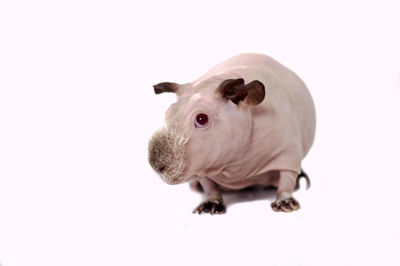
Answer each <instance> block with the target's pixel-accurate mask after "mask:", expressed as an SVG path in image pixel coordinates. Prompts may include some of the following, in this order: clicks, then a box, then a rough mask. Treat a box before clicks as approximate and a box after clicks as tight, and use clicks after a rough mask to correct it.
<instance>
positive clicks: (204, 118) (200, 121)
mask: <svg viewBox="0 0 400 266" xmlns="http://www.w3.org/2000/svg"><path fill="white" fill-rule="evenodd" d="M207 124H208V115H206V114H198V115H196V121H195V126H196V127H205V126H207Z"/></svg>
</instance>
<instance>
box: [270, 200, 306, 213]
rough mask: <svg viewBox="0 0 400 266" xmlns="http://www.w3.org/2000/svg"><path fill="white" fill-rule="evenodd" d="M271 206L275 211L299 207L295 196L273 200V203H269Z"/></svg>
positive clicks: (289, 210)
mask: <svg viewBox="0 0 400 266" xmlns="http://www.w3.org/2000/svg"><path fill="white" fill-rule="evenodd" d="M271 207H272V209H273V210H274V211H276V212H279V211H283V212H292V211H297V210H298V209H300V204H299V202H298V201H297V200H296V199H295V198H293V197H290V198H286V199H279V200H276V201H274V202H273V203H271Z"/></svg>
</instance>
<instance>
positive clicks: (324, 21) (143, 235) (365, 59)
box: [0, 0, 400, 266]
mask: <svg viewBox="0 0 400 266" xmlns="http://www.w3.org/2000/svg"><path fill="white" fill-rule="evenodd" d="M399 10H400V5H398V4H397V3H396V1H392V2H389V1H359V2H356V1H342V2H338V1H332V2H330V3H328V2H323V1H315V2H310V1H242V2H241V3H239V2H236V1H197V2H189V1H181V2H178V1H158V2H156V1H143V2H135V1H88V0H84V1H82V0H79V1H17V0H13V1H1V2H0V264H1V265H2V266H26V265H30V266H32V265H40V266H55V265H57V266H63V265H74V266H80V265H82V266H88V265H96V266H102V265H118V266H124V265H216V264H220V265H229V264H232V265H400V255H399V247H400V228H399V224H400V218H399V217H400V216H399V209H400V208H399V196H398V195H399V188H400V181H399V178H400V174H399V170H398V169H399V163H400V162H399V150H400V141H399V136H400V126H399V114H400V107H399V105H400V104H399V103H400V34H399V33H400V15H399ZM242 52H259V53H265V54H268V55H270V56H272V57H274V58H275V59H277V60H278V61H279V62H281V63H282V64H284V65H286V66H288V67H289V68H291V69H292V70H294V71H295V72H296V73H297V74H298V75H299V76H300V77H301V78H302V79H303V80H304V81H305V82H306V84H307V85H308V87H309V89H310V91H311V93H312V95H313V97H314V100H315V103H316V108H317V116H318V125H317V136H316V140H315V143H314V146H313V148H312V150H311V152H310V154H309V155H308V157H307V158H306V159H305V161H304V165H303V166H304V168H305V169H306V171H307V172H308V173H309V175H310V177H311V180H312V187H311V189H310V190H308V191H305V190H304V189H301V190H300V191H299V192H297V193H296V198H297V199H298V200H299V201H300V203H301V204H302V209H301V210H300V211H298V212H296V213H292V214H282V213H275V212H273V211H272V210H271V208H270V206H269V205H270V203H271V201H272V200H273V193H266V194H261V195H253V194H251V193H250V194H237V195H236V194H233V195H225V197H226V200H227V201H228V202H230V204H229V206H228V212H227V214H225V215H223V216H210V215H202V216H199V215H193V214H192V213H191V211H192V209H193V208H194V207H195V206H196V205H197V204H198V203H199V202H200V199H201V195H200V194H197V193H193V192H191V191H190V190H189V188H188V186H187V185H186V184H184V185H178V186H169V185H167V184H165V183H163V182H162V180H161V179H160V178H159V177H158V176H157V175H156V174H155V173H154V172H153V171H152V170H151V168H150V167H149V165H148V163H147V143H148V139H149V137H150V136H151V134H152V132H153V131H154V130H155V129H157V128H158V127H160V126H161V125H162V121H163V116H164V112H165V110H166V108H167V107H168V106H169V104H171V103H172V102H173V101H174V99H175V98H174V95H171V94H170V95H166V94H163V95H157V96H156V95H154V94H153V89H152V85H153V84H155V83H158V82H162V81H174V82H180V83H183V82H188V81H191V80H193V79H195V78H197V77H198V76H200V75H201V74H203V73H204V72H205V71H206V70H207V69H208V68H209V67H211V66H212V65H213V64H215V63H217V62H219V61H220V60H223V59H226V58H228V57H230V56H233V55H235V54H238V53H242ZM234 122H235V121H232V123H234Z"/></svg>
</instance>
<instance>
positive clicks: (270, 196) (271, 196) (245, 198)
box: [222, 187, 276, 207]
mask: <svg viewBox="0 0 400 266" xmlns="http://www.w3.org/2000/svg"><path fill="white" fill-rule="evenodd" d="M275 195H276V188H272V187H271V188H247V189H242V190H236V191H224V192H222V197H223V199H224V203H225V205H226V207H229V206H232V205H234V204H237V203H241V202H250V201H257V200H269V201H273V200H275Z"/></svg>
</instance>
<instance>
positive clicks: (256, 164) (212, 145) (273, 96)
mask: <svg viewBox="0 0 400 266" xmlns="http://www.w3.org/2000/svg"><path fill="white" fill-rule="evenodd" d="M236 78H243V79H244V80H245V83H246V84H247V83H249V82H251V81H253V80H258V81H260V82H262V83H263V84H264V86H265V99H264V100H263V102H262V103H260V104H258V105H250V104H247V102H246V99H245V100H243V101H240V102H239V103H238V104H235V103H233V102H232V101H230V100H227V99H225V98H223V97H221V95H220V94H219V93H218V91H217V88H218V87H219V85H220V84H221V82H223V81H224V80H226V79H236ZM176 94H177V102H176V103H175V104H173V105H172V106H171V107H170V108H169V110H168V111H167V114H166V118H165V121H166V124H167V125H168V127H170V128H171V127H173V128H174V129H175V130H176V132H178V134H182V135H185V136H188V137H190V140H189V141H188V143H187V144H186V146H185V169H184V171H183V174H182V175H181V176H180V177H179V178H178V179H179V183H181V182H187V181H190V180H194V179H197V180H200V183H201V185H202V187H203V190H204V191H205V195H206V201H207V200H214V199H216V198H218V199H221V202H222V198H221V196H220V192H219V189H229V190H236V189H242V188H245V187H248V186H253V185H260V186H270V185H273V186H277V187H278V191H277V200H276V201H275V202H274V203H273V206H272V207H273V209H274V210H276V211H292V210H296V209H298V208H299V205H298V202H297V201H296V200H294V199H293V198H292V192H293V189H294V187H295V183H296V182H295V181H296V177H297V175H298V174H299V173H300V171H301V170H300V169H301V161H302V159H303V158H304V157H305V155H306V154H307V153H308V151H309V149H310V148H311V145H312V143H313V140H314V134H315V123H316V118H315V110H314V104H313V101H312V98H311V95H310V93H309V92H308V90H307V88H306V86H305V84H304V83H303V82H302V81H301V80H300V79H299V78H298V77H297V75H296V74H294V73H293V72H292V71H290V70H289V69H287V68H286V67H284V66H282V65H281V64H279V63H278V62H276V61H275V60H273V59H272V58H270V57H268V56H265V55H259V54H242V55H238V56H235V57H233V58H231V59H228V60H226V61H224V62H222V63H220V64H218V65H216V66H214V67H213V68H211V69H210V70H209V71H208V72H207V73H206V74H205V75H203V76H202V77H200V78H199V79H197V80H195V81H194V82H192V83H187V84H183V85H179V86H178V90H177V92H176ZM199 113H204V114H206V115H207V116H208V124H207V125H205V126H204V127H196V123H195V119H196V115H198V114H199ZM277 172H278V173H279V175H276V174H275V175H273V174H272V173H277ZM273 176H274V177H273ZM205 180H206V181H205ZM296 204H297V205H296ZM196 210H198V209H196ZM200 212H201V211H199V213H200Z"/></svg>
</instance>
